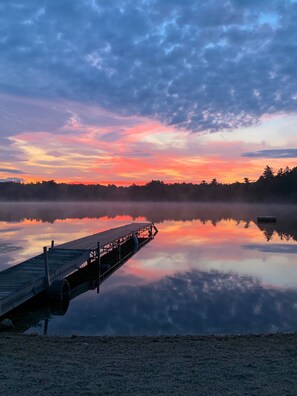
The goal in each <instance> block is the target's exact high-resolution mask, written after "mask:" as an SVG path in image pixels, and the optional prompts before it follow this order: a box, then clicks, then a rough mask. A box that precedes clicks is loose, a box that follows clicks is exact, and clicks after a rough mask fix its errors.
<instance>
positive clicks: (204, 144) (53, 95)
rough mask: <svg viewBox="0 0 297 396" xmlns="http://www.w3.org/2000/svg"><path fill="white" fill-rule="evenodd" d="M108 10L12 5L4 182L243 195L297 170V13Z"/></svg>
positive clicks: (285, 4)
mask: <svg viewBox="0 0 297 396" xmlns="http://www.w3.org/2000/svg"><path fill="white" fill-rule="evenodd" d="M107 3H108V2H107ZM107 3H104V2H99V1H98V0H94V1H78V2H75V5H74V3H72V2H68V1H65V2H62V4H61V6H60V8H59V7H58V8H55V6H54V5H53V4H51V2H41V3H40V4H37V3H36V2H34V1H32V0H30V1H26V2H24V1H20V2H18V3H12V4H9V2H8V3H7V5H3V6H2V8H3V12H2V16H1V17H0V18H3V21H2V22H1V26H2V27H3V34H2V36H3V43H2V42H1V43H2V44H1V45H2V46H3V48H2V52H1V53H2V58H1V63H0V72H2V76H3V78H2V84H1V93H0V121H1V122H0V140H1V144H0V180H1V181H5V180H13V181H24V182H37V181H42V180H52V179H53V180H55V181H56V182H67V183H84V184H92V183H96V184H97V183H99V184H116V185H124V186H127V185H131V184H133V183H136V184H145V183H147V182H149V181H151V180H161V181H164V182H166V183H175V182H178V183H181V182H187V183H200V182H201V181H202V180H205V181H207V182H210V181H211V180H212V179H214V178H216V179H217V180H218V181H219V182H221V183H232V182H236V181H239V182H243V179H244V178H246V177H247V178H249V179H250V180H257V179H258V178H259V176H260V175H261V173H262V172H263V169H264V167H265V166H266V165H267V164H268V165H270V166H271V167H272V168H273V169H274V170H275V171H276V170H278V169H279V168H285V167H286V166H289V167H294V166H295V165H296V158H297V149H295V147H297V130H296V128H297V127H296V125H297V122H296V121H297V115H296V109H297V107H296V103H297V90H296V86H297V85H296V84H297V82H296V73H295V67H294V65H295V62H294V59H293V57H292V56H291V55H292V53H294V52H295V51H294V45H295V44H292V47H289V46H286V44H285V43H286V42H290V43H295V42H296V40H295V31H294V29H292V26H294V23H295V19H294V15H295V12H296V8H297V4H296V2H294V1H292V0H276V1H275V2H273V4H270V2H266V3H265V2H262V3H261V4H258V5H257V4H256V3H255V2H250V3H249V2H243V3H244V4H241V2H238V1H235V0H231V1H230V2H225V1H220V0H215V1H208V0H205V1H203V2H192V3H191V2H188V3H187V2H182V1H181V2H179V1H177V2H174V4H171V5H169V4H167V2H165V3H166V4H167V5H166V4H165V3H164V4H163V2H146V1H142V0H141V1H140V2H139V7H136V6H135V4H134V3H133V2H130V1H123V2H121V4H122V5H121V7H118V8H117V7H115V9H114V10H112V9H111V8H110V7H109V6H108V4H107ZM135 7H136V8H135ZM5 10H6V11H7V13H6V12H5ZM136 10H137V12H136ZM74 24H75V26H76V30H75V32H73V25H74ZM127 26H129V29H127ZM79 32H80V33H79ZM82 32H83V34H82ZM283 37H286V40H284V39H283ZM13 43H18V44H17V45H16V44H15V45H14V44H13ZM259 48H261V51H258V49H259ZM251 54H254V55H253V56H251ZM288 150H289V151H288Z"/></svg>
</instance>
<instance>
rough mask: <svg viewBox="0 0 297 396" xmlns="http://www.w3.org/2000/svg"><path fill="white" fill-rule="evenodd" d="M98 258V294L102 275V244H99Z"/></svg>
mask: <svg viewBox="0 0 297 396" xmlns="http://www.w3.org/2000/svg"><path fill="white" fill-rule="evenodd" d="M97 257H98V285H97V293H99V291H100V275H101V268H100V267H101V257H100V242H98V243H97Z"/></svg>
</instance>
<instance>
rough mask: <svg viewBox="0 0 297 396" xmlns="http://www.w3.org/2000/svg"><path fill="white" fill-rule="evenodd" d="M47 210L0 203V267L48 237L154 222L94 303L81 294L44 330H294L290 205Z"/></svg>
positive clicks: (62, 238) (295, 274) (295, 277)
mask: <svg viewBox="0 0 297 396" xmlns="http://www.w3.org/2000/svg"><path fill="white" fill-rule="evenodd" d="M52 205H53V206H50V207H49V205H48V204H44V203H42V204H37V205H35V204H24V205H22V204H17V205H15V204H13V205H12V204H4V206H3V205H2V204H1V206H0V229H1V231H2V232H1V234H0V269H4V268H6V267H7V266H9V265H13V264H16V263H18V262H20V261H22V260H25V259H27V258H29V257H31V256H34V255H36V254H38V253H40V251H41V248H42V246H45V245H48V244H49V243H50V241H51V240H52V239H54V240H55V241H56V242H57V243H63V242H66V241H68V240H72V239H76V238H79V237H83V236H85V235H89V234H93V233H95V232H100V231H102V230H104V229H108V228H112V227H117V226H121V225H123V224H126V223H130V222H131V221H141V222H143V221H155V222H156V225H157V227H158V229H159V234H158V237H157V238H156V239H155V240H154V243H153V244H151V245H148V246H147V247H145V248H144V249H142V250H141V251H140V252H139V253H138V254H137V256H135V257H133V258H132V259H131V260H130V261H128V262H127V263H126V264H125V266H124V267H122V268H121V269H120V270H119V271H118V272H117V273H116V274H114V275H113V276H112V277H111V278H110V279H108V280H107V281H106V283H105V284H104V285H103V287H102V290H101V292H100V295H99V297H98V296H97V295H96V294H95V292H92V291H90V292H88V293H85V294H82V295H80V296H79V297H78V298H76V299H74V300H73V301H72V302H71V304H70V307H69V310H68V312H67V314H66V316H64V317H58V316H51V319H50V322H49V333H50V334H159V333H162V334H166V333H167V334H175V333H176V334H185V333H191V334H202V333H213V332H216V333H234V332H235V333H237V332H250V331H257V332H258V331H263V332H265V331H285V330H288V331H289V330H297V327H296V323H295V318H294V314H295V304H296V291H295V288H296V285H297V266H296V260H295V259H294V254H295V253H297V247H296V246H297V245H295V243H294V241H295V240H297V239H296V238H297V220H295V219H297V216H296V213H295V212H296V210H297V209H296V207H293V206H287V207H284V206H276V205H273V206H267V205H265V206H264V205H243V206H242V205H237V204H235V205H227V204H222V205H217V204H212V205H207V204H186V205H183V204H164V203H162V204H157V203H155V204H152V205H151V204H149V205H148V204H141V203H133V204H129V203H124V204H119V203H117V204H102V203H100V204H93V203H91V204H90V203H88V204H79V203H76V204H73V205H72V204H71V205H69V204H63V203H58V204H57V203H55V204H52ZM258 215H275V216H277V223H274V224H257V222H256V217H257V216H258ZM1 249H2V253H1ZM296 306H297V305H296ZM45 316H46V315H45ZM45 316H43V318H44V317H45ZM37 322H38V321H37ZM37 322H36V323H37ZM30 331H36V329H35V328H33V329H32V330H30ZM40 331H41V330H40Z"/></svg>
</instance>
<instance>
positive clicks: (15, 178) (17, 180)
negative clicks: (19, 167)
mask: <svg viewBox="0 0 297 396" xmlns="http://www.w3.org/2000/svg"><path fill="white" fill-rule="evenodd" d="M7 182H14V183H23V182H24V179H21V178H20V177H7V178H6V179H0V183H7Z"/></svg>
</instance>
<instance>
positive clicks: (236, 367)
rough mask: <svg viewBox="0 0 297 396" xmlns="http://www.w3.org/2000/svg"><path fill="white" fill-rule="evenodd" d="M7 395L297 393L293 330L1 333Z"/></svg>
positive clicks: (2, 373) (0, 370) (1, 373)
mask: <svg viewBox="0 0 297 396" xmlns="http://www.w3.org/2000/svg"><path fill="white" fill-rule="evenodd" d="M0 353H1V365H0V378H1V391H2V392H1V393H2V394H5V395H32V394H40V395H64V394H71V395H101V394H102V395H103V394H104V395H158V394H170V395H296V394H297V334H296V333H292V334H273V335H246V336H185V337H184V336H176V337H172V336H171V337H164V336H162V337H81V336H72V337H48V336H38V335H18V334H10V333H2V334H1V336H0Z"/></svg>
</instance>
